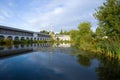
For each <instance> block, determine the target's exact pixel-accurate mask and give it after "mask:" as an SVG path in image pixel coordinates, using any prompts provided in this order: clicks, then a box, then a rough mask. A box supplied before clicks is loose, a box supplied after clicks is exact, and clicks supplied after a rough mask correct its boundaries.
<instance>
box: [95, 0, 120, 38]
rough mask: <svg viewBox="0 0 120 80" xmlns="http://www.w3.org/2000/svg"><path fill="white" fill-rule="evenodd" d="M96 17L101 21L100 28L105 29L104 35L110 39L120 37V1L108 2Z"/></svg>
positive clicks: (107, 0) (110, 0) (108, 0)
mask: <svg viewBox="0 0 120 80" xmlns="http://www.w3.org/2000/svg"><path fill="white" fill-rule="evenodd" d="M94 16H95V17H96V18H97V19H98V21H99V27H103V29H104V30H103V33H105V34H106V35H107V36H109V37H112V36H119V37H120V35H119V34H120V0H106V2H104V3H103V5H102V6H100V7H99V8H98V10H96V13H95V14H94Z"/></svg>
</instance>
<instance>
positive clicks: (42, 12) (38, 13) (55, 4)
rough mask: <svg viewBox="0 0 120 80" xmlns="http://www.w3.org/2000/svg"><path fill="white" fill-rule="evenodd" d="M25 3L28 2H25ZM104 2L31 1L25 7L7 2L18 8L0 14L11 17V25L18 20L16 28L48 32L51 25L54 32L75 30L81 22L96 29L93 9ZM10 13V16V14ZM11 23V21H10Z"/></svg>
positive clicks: (101, 0) (94, 0)
mask: <svg viewBox="0 0 120 80" xmlns="http://www.w3.org/2000/svg"><path fill="white" fill-rule="evenodd" d="M27 1H30V0H26V3H27ZM103 1H104V0H100V1H98V0H92V1H88V0H31V2H29V3H28V4H27V5H26V4H24V3H23V5H22V6H21V5H19V4H18V3H14V2H9V3H8V4H9V6H12V5H13V4H17V5H18V6H20V9H18V7H14V9H13V10H14V11H13V10H12V9H9V8H7V9H8V10H6V11H4V10H2V11H1V10H0V11H1V13H2V14H3V15H4V16H6V17H9V18H10V16H11V15H14V14H13V13H15V15H14V17H11V20H12V24H16V23H14V20H18V21H19V22H18V24H19V25H18V27H19V26H22V24H24V26H25V27H26V29H27V28H28V30H29V29H31V28H32V30H34V31H35V30H36V31H39V29H46V30H50V26H51V25H53V28H54V30H55V31H56V32H58V31H60V29H65V30H70V29H76V28H77V25H78V24H79V23H80V22H83V21H90V22H91V23H92V24H93V25H94V26H93V29H94V28H96V25H95V24H97V22H96V20H95V19H94V17H93V16H92V14H93V13H94V11H95V8H97V7H98V6H100V5H101V4H102V2H103ZM10 13H12V14H10ZM10 22H11V21H10Z"/></svg>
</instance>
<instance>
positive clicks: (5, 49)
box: [0, 43, 51, 58]
mask: <svg viewBox="0 0 120 80" xmlns="http://www.w3.org/2000/svg"><path fill="white" fill-rule="evenodd" d="M50 46H51V44H50V43H41V44H27V45H24V44H19V45H5V46H0V57H2V58H3V57H6V56H13V55H15V54H22V53H26V52H31V51H37V50H40V51H45V49H47V48H49V47H50Z"/></svg>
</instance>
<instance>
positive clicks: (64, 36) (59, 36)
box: [56, 35, 70, 41]
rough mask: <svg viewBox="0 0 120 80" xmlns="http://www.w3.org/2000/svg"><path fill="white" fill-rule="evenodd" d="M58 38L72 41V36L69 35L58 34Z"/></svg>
mask: <svg viewBox="0 0 120 80" xmlns="http://www.w3.org/2000/svg"><path fill="white" fill-rule="evenodd" d="M56 39H59V40H63V41H65V40H67V41H70V36H69V35H56Z"/></svg>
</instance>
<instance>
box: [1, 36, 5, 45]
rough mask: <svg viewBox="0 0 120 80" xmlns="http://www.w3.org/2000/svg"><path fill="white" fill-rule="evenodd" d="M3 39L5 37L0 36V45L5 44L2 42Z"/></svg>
mask: <svg viewBox="0 0 120 80" xmlns="http://www.w3.org/2000/svg"><path fill="white" fill-rule="evenodd" d="M4 39H5V37H4V36H2V35H0V44H4V43H5V42H4Z"/></svg>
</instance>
